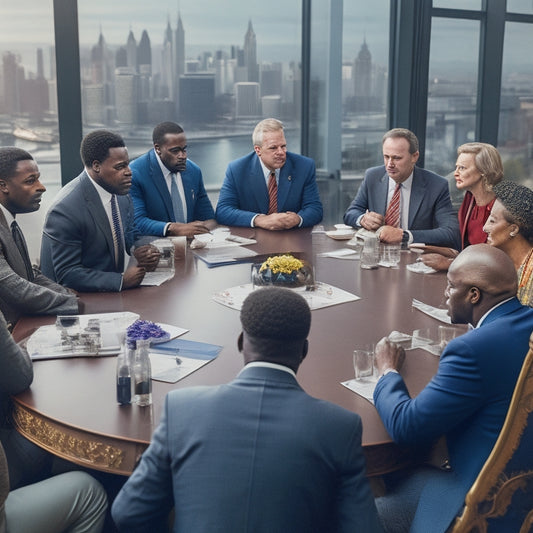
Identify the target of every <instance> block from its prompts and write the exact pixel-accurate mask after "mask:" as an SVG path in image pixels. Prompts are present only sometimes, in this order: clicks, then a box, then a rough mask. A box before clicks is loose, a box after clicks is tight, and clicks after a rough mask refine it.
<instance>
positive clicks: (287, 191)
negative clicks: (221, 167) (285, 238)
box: [216, 118, 322, 230]
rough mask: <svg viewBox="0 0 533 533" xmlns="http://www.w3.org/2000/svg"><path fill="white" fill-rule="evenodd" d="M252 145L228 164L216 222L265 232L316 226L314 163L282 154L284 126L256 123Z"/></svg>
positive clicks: (319, 213)
mask: <svg viewBox="0 0 533 533" xmlns="http://www.w3.org/2000/svg"><path fill="white" fill-rule="evenodd" d="M252 141H253V144H254V151H253V152H251V153H250V154H248V155H246V156H244V157H241V158H240V159H237V160H236V161H232V162H231V163H230V164H229V165H228V168H227V170H226V177H225V178H224V183H223V184H222V188H221V189H220V196H219V198H218V203H217V210H216V219H217V222H218V223H219V224H227V225H229V226H248V227H250V226H252V227H257V228H264V229H268V230H283V229H291V228H298V227H308V226H314V225H315V224H318V223H319V222H320V221H321V220H322V202H321V201H320V196H319V193H318V186H317V183H316V169H315V162H314V161H313V160H312V159H310V158H308V157H304V156H303V155H298V154H294V153H292V152H287V141H286V140H285V134H284V133H283V124H282V123H281V122H280V121H279V120H276V119H274V118H267V119H265V120H262V121H261V122H259V124H257V126H256V127H255V129H254V132H253V135H252Z"/></svg>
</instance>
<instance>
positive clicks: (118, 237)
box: [111, 194, 124, 272]
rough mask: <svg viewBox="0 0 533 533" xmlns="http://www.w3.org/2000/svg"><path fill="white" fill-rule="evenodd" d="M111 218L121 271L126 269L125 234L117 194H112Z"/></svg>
mask: <svg viewBox="0 0 533 533" xmlns="http://www.w3.org/2000/svg"><path fill="white" fill-rule="evenodd" d="M111 219H112V221H113V224H112V227H111V233H112V234H113V247H114V248H115V266H116V267H117V270H118V271H119V272H122V270H123V269H124V253H123V248H122V242H123V234H122V223H121V220H120V211H119V208H118V202H117V197H116V195H115V194H113V195H112V196H111Z"/></svg>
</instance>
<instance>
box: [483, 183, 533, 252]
mask: <svg viewBox="0 0 533 533" xmlns="http://www.w3.org/2000/svg"><path fill="white" fill-rule="evenodd" d="M493 191H494V194H495V195H496V198H498V200H499V201H500V202H501V203H502V205H503V207H505V211H504V213H503V216H504V218H505V220H507V222H509V224H516V225H517V226H518V228H519V232H520V234H521V235H522V237H524V239H526V240H527V241H528V242H529V243H532V244H533V215H532V213H533V191H532V190H531V189H530V188H528V187H525V186H524V185H520V184H518V183H515V182H514V181H511V180H503V181H501V182H500V183H497V184H496V185H494V188H493Z"/></svg>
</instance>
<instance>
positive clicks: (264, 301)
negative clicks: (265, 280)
mask: <svg viewBox="0 0 533 533" xmlns="http://www.w3.org/2000/svg"><path fill="white" fill-rule="evenodd" d="M241 323H242V329H243V330H244V331H245V332H246V333H247V334H248V335H250V336H252V337H254V338H259V339H271V340H275V341H280V340H281V341H294V340H305V339H306V338H307V335H308V334H309V329H310V327H311V310H310V309H309V305H308V304H307V302H306V301H305V300H304V298H302V297H301V296H300V295H299V294H296V293H295V292H293V291H291V290H289V289H282V288H280V287H269V288H265V289H258V290H256V291H253V292H252V293H251V294H249V295H248V296H247V297H246V299H245V300H244V303H243V304H242V309H241Z"/></svg>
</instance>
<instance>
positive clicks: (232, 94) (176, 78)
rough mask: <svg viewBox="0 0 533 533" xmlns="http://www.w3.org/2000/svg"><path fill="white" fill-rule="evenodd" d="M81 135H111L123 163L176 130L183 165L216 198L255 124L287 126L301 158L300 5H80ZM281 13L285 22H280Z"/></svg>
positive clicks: (205, 0) (203, 1)
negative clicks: (118, 140) (183, 143)
mask: <svg viewBox="0 0 533 533" xmlns="http://www.w3.org/2000/svg"><path fill="white" fill-rule="evenodd" d="M78 11H79V27H80V56H81V78H82V108H83V123H84V130H86V131H89V130H91V129H94V128H96V127H101V126H104V127H110V128H113V129H114V130H116V131H119V132H120V133H121V134H122V135H123V136H124V137H125V139H126V141H127V145H128V148H129V151H130V156H131V157H136V156H138V155H140V154H141V153H143V152H145V151H146V150H148V149H149V148H150V147H151V137H152V130H153V127H154V126H155V125H156V124H158V123H159V122H163V121H165V120H172V121H176V122H179V123H180V124H181V125H182V126H183V128H184V129H185V132H186V134H187V141H188V156H189V157H190V158H191V159H192V160H194V161H195V162H196V163H198V164H199V165H200V167H201V168H202V172H203V176H204V181H205V185H206V187H207V188H208V189H209V188H211V189H217V188H219V187H220V185H221V183H222V180H223V178H224V171H225V169H226V166H227V164H228V163H229V162H230V161H231V160H232V159H236V158H238V157H241V156H243V155H245V154H246V153H248V152H250V151H251V150H252V141H251V135H252V131H253V128H254V126H255V124H256V123H257V122H259V120H261V119H262V118H266V117H275V118H279V119H280V120H282V121H283V122H284V124H285V129H286V130H285V133H286V137H287V142H288V146H289V149H290V150H291V151H295V152H298V151H299V150H300V122H299V120H300V105H301V99H300V79H301V76H300V63H301V4H300V2H286V1H283V0H271V1H270V2H268V3H267V4H265V3H264V2H259V1H257V0H253V1H250V0H232V1H231V2H226V3H225V4H224V9H220V6H219V5H218V4H217V3H215V2H213V1H211V0H182V1H180V2H179V10H178V9H177V8H176V2H175V0H163V1H161V2H158V4H157V9H154V6H153V5H151V4H150V3H147V2H145V1H144V0H130V1H129V2H128V16H127V17H117V16H116V5H115V4H114V3H112V2H109V1H107V0H78ZM280 13H283V16H279V14H280Z"/></svg>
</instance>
